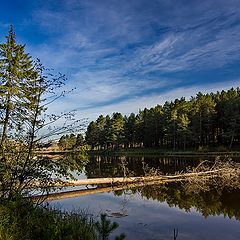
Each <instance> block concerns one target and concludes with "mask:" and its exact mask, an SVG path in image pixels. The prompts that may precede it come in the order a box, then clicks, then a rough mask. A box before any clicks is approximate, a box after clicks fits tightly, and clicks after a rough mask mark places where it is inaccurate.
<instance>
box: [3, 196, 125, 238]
mask: <svg viewBox="0 0 240 240" xmlns="http://www.w3.org/2000/svg"><path fill="white" fill-rule="evenodd" d="M117 226H118V225H117V223H115V222H113V223H111V222H110V220H108V219H107V218H106V215H101V218H100V221H99V222H98V221H96V220H94V219H93V218H92V217H91V216H90V215H89V214H87V213H84V212H81V211H74V212H62V211H59V210H56V209H50V208H46V207H41V206H37V205H35V204H33V203H32V202H31V201H29V200H26V199H22V198H17V199H14V200H10V201H6V200H2V202H1V206H0V239H1V240H10V239H11V240H26V239H31V240H34V239H36V240H42V239H44V240H78V239H79V240H80V239H84V240H102V239H104V240H107V239H108V238H109V235H110V233H112V232H113V231H114V230H115V229H116V228H117ZM121 236H122V235H121ZM121 236H119V237H121ZM120 239H124V238H120Z"/></svg>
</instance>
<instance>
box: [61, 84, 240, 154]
mask: <svg viewBox="0 0 240 240" xmlns="http://www.w3.org/2000/svg"><path fill="white" fill-rule="evenodd" d="M62 140H63V139H62ZM86 142H87V143H88V144H89V145H90V146H91V147H92V149H98V150H109V149H110V150H111V149H118V148H120V149H121V148H124V149H127V148H138V149H139V148H155V150H158V149H163V150H167V151H170V150H172V151H185V150H192V151H194V150H195V151H196V150H201V151H208V150H211V149H213V150H217V151H229V150H234V149H235V150H239V142H240V89H239V88H236V89H233V88H232V89H229V90H228V91H224V90H223V91H221V92H217V93H208V94H203V93H201V92H199V93H198V94H197V95H196V96H194V97H191V99H190V100H186V99H185V98H184V97H182V98H181V99H175V100H174V101H171V102H165V103H164V104H163V105H157V106H155V107H153V108H150V109H147V108H145V109H144V110H140V111H139V113H138V114H137V115H135V114H134V113H132V114H130V115H129V116H123V115H122V114H121V113H113V115H112V116H111V117H110V116H109V115H107V116H103V115H100V116H99V117H98V119H97V120H96V121H92V122H91V123H90V124H89V125H88V128H87V132H86ZM60 143H61V141H60ZM140 151H142V150H141V149H140Z"/></svg>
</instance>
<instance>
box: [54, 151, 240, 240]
mask: <svg viewBox="0 0 240 240" xmlns="http://www.w3.org/2000/svg"><path fill="white" fill-rule="evenodd" d="M68 157H69V156H68ZM69 158H71V157H69ZM203 160H206V157H204V158H190V157H188V158H184V157H174V158H171V157H160V158H159V157H99V156H98V157H90V158H89V159H88V160H87V161H81V162H80V165H81V167H79V173H80V172H84V174H85V177H88V178H94V177H117V176H123V175H124V174H131V175H134V176H142V175H144V174H145V169H146V166H147V167H148V168H159V169H160V171H162V172H163V173H175V172H176V171H185V170H186V168H188V167H189V166H197V165H198V164H199V163H200V162H201V161H203ZM208 160H209V159H208ZM75 162H78V160H75ZM144 168H145V169H144ZM96 187H97V186H96ZM105 187H106V186H105ZM125 187H126V186H125ZM74 189H76V188H74ZM97 189H98V190H99V189H100V188H97ZM92 190H93V189H90V191H92ZM85 191H86V193H87V191H88V190H87V189H85ZM79 196H80V195H79ZM79 196H77V194H75V195H74V198H69V199H67V198H66V199H63V200H60V201H53V202H51V204H53V205H54V206H61V207H62V208H64V209H67V210H72V209H76V208H78V207H80V208H89V211H91V212H93V213H95V214H99V212H106V213H107V214H108V216H109V217H111V218H114V221H117V222H118V223H119V224H120V228H119V229H118V231H119V233H120V232H124V233H126V235H127V239H165V240H166V239H173V229H174V228H178V229H179V236H178V238H179V239H184V240H186V239H189V240H190V239H191V240H197V239H199V240H200V239H201V240H202V239H207V240H210V239H211V240H213V239H216V240H217V239H218V240H219V239H230V240H231V239H232V240H237V239H239V236H240V228H239V221H240V204H239V203H240V190H239V189H233V188H226V187H219V186H218V187H216V186H210V187H209V188H207V189H201V188H196V186H189V185H186V184H181V183H169V184H164V185H163V184H161V185H160V184H159V185H147V186H141V187H135V188H131V189H127V190H126V189H122V190H118V191H110V192H105V193H103V192H101V191H99V193H97V194H94V195H92V194H91V195H88V194H84V195H81V197H79ZM116 234H117V233H116Z"/></svg>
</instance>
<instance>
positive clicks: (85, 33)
mask: <svg viewBox="0 0 240 240" xmlns="http://www.w3.org/2000/svg"><path fill="white" fill-rule="evenodd" d="M0 1H1V8H0V41H1V42H3V41H5V39H4V36H5V35H6V34H7V32H8V28H9V25H10V24H13V25H14V28H15V32H16V34H17V41H18V42H19V43H26V49H27V51H28V52H29V53H30V54H31V55H32V56H33V57H34V58H36V57H38V58H40V59H41V60H42V62H43V63H44V64H45V65H46V66H47V67H52V68H54V69H55V70H56V71H60V72H62V73H65V74H66V75H67V77H68V81H67V85H66V88H67V89H70V88H72V87H76V90H75V91H74V92H73V94H71V95H69V96H67V97H65V98H64V99H62V100H61V101H60V102H57V103H55V105H54V106H52V107H51V108H52V109H54V111H65V110H72V109H76V110H77V111H78V113H77V114H78V116H79V117H83V118H84V117H88V118H89V119H94V118H96V117H97V116H98V115H100V114H112V113H113V112H117V111H118V112H122V113H123V114H129V113H130V112H135V113H136V112H138V110H139V109H140V108H141V109H142V108H144V107H152V106H155V105H156V104H163V103H164V102H165V101H166V100H174V99H175V98H178V97H181V96H185V97H187V98H188V97H190V96H191V95H195V94H196V93H197V92H198V91H202V92H209V91H217V90H222V89H228V88H231V87H237V86H239V85H240V84H239V83H240V1H239V0H228V1H226V0H202V1H199V0H48V1H46V0H8V1H4V0H0Z"/></svg>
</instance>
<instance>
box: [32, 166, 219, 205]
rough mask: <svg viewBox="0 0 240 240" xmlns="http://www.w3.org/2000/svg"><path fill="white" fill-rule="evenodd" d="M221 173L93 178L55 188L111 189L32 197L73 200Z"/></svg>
mask: <svg viewBox="0 0 240 240" xmlns="http://www.w3.org/2000/svg"><path fill="white" fill-rule="evenodd" d="M219 171H222V169H219V170H212V171H206V172H197V173H185V174H179V175H173V176H171V175H170V176H152V177H148V176H147V177H127V178H124V177H118V178H94V179H80V180H76V181H67V182H58V183H57V184H56V185H55V186H57V187H71V186H72V187H73V186H81V185H101V184H111V187H93V188H90V189H82V190H74V191H65V192H56V193H50V194H48V195H44V196H34V197H32V198H33V199H34V200H37V199H39V198H44V199H45V201H53V200H59V199H65V198H74V197H80V196H86V195H92V194H97V193H104V192H110V191H117V190H125V189H131V188H137V187H142V186H147V185H155V184H164V183H170V182H181V181H186V180H187V181H188V180H189V178H192V177H196V176H201V177H202V178H204V179H207V178H212V177H214V176H217V175H216V174H217V173H218V172H219Z"/></svg>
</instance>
